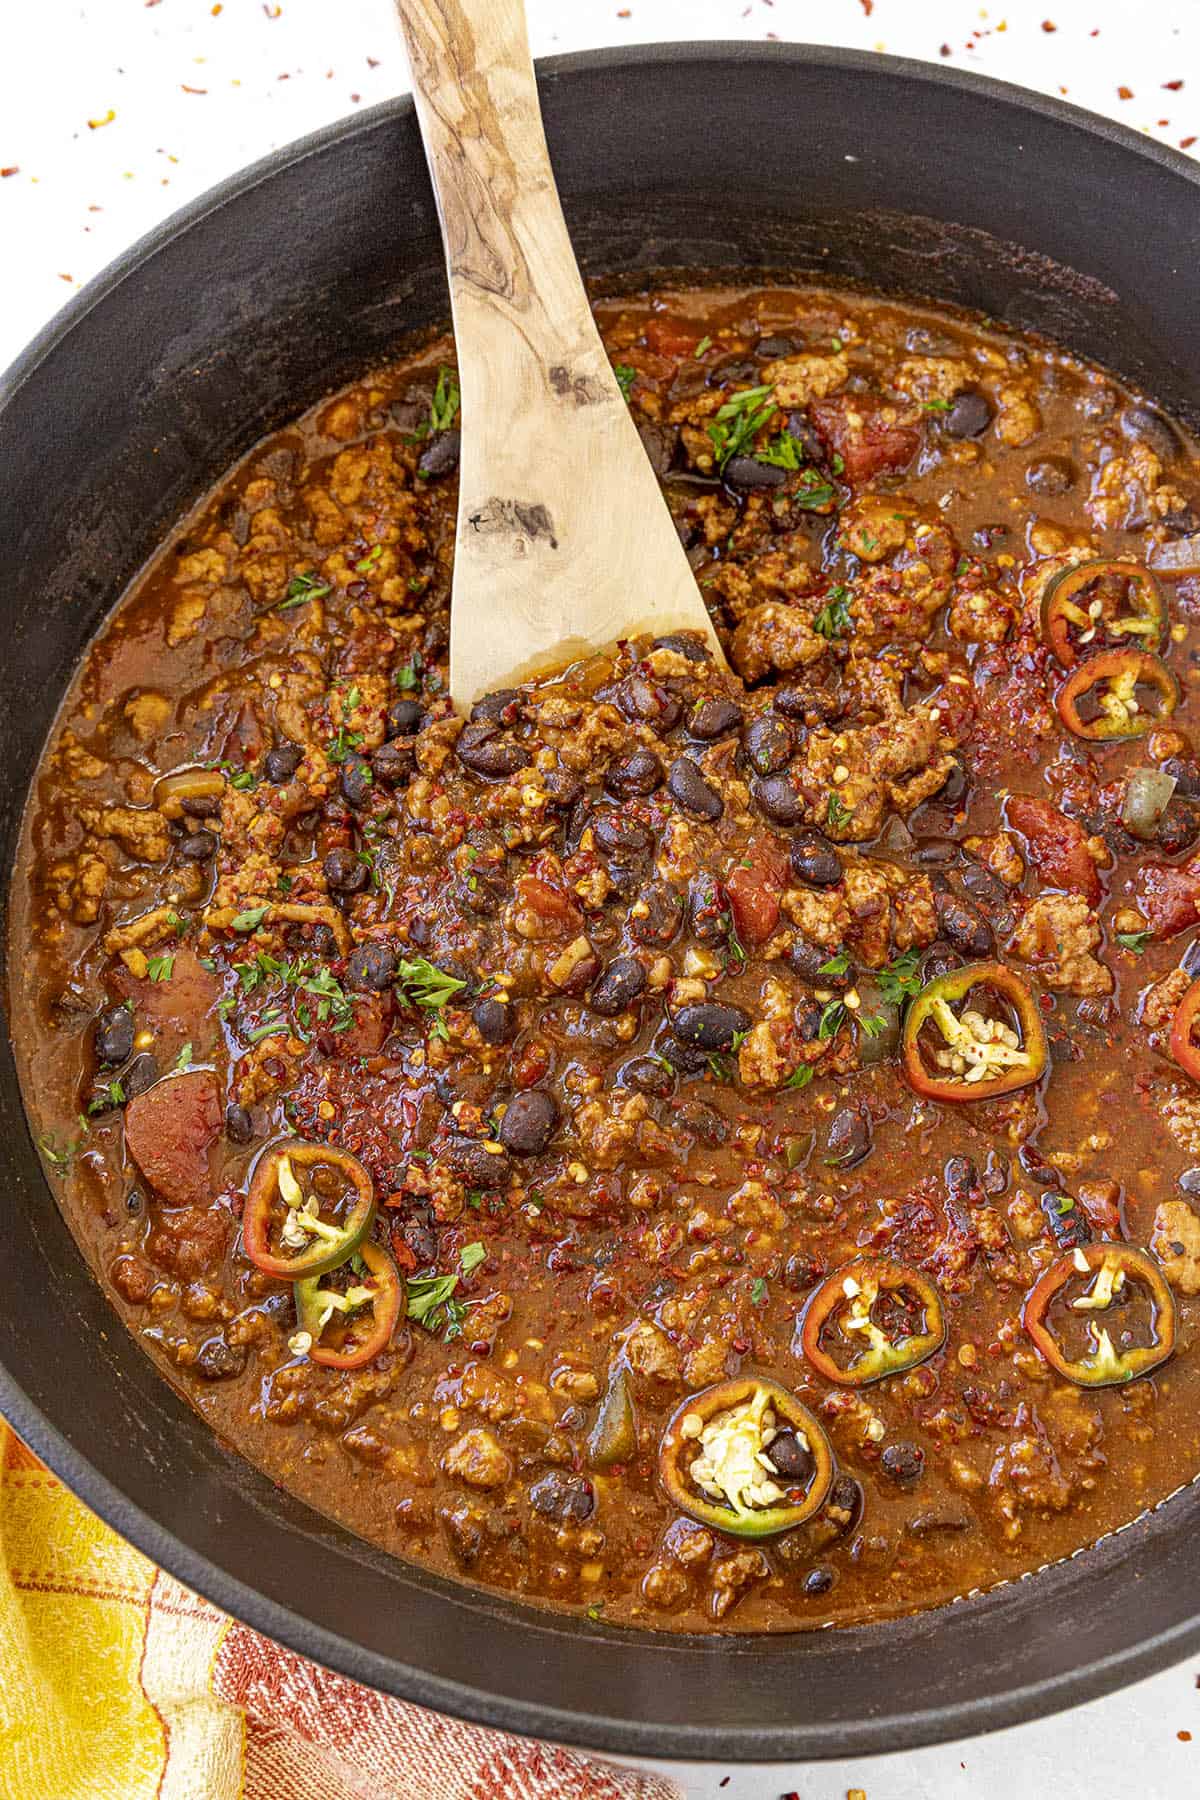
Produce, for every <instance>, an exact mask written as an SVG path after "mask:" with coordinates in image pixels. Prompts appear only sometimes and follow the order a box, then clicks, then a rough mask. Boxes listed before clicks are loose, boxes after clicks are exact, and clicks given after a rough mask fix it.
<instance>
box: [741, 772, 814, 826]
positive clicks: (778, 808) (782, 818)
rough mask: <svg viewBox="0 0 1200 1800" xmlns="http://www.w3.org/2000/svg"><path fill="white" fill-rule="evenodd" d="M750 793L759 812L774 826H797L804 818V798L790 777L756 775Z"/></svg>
mask: <svg viewBox="0 0 1200 1800" xmlns="http://www.w3.org/2000/svg"><path fill="white" fill-rule="evenodd" d="M751 792H752V793H753V795H754V800H755V804H756V805H757V807H758V809H759V811H760V812H762V813H765V814H766V816H767V818H768V819H770V820H772V821H773V823H774V824H776V825H799V824H800V823H801V821H802V820H803V818H804V813H805V806H804V796H803V795H802V794H801V793H800V791H799V789H798V788H797V786H796V784H795V782H794V781H793V780H792V778H791V776H790V775H758V776H756V777H755V779H754V781H753V782H752V783H751Z"/></svg>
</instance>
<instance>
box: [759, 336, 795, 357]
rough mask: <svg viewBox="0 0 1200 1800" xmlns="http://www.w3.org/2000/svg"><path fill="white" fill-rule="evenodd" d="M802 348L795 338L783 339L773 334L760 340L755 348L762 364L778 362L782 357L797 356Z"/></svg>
mask: <svg viewBox="0 0 1200 1800" xmlns="http://www.w3.org/2000/svg"><path fill="white" fill-rule="evenodd" d="M799 348H800V346H799V345H798V344H797V343H796V342H795V340H794V339H793V338H790V337H781V336H780V335H779V334H778V333H777V332H772V333H771V334H770V335H769V336H768V337H761V338H759V340H758V342H757V344H755V346H754V354H755V356H757V357H758V358H759V359H760V361H762V362H777V361H778V359H779V358H780V357H781V356H795V354H796V352H797V350H798V349H799Z"/></svg>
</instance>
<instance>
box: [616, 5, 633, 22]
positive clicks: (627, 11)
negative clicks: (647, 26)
mask: <svg viewBox="0 0 1200 1800" xmlns="http://www.w3.org/2000/svg"><path fill="white" fill-rule="evenodd" d="M617 17H618V19H632V17H633V11H632V8H630V7H628V6H622V7H619V8H618V10H617Z"/></svg>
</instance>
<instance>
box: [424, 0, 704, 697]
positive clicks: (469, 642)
mask: <svg viewBox="0 0 1200 1800" xmlns="http://www.w3.org/2000/svg"><path fill="white" fill-rule="evenodd" d="M397 8H398V11H399V15H400V21H401V25H402V27H403V31H404V37H405V41H406V44H407V47H408V53H409V60H410V62H411V65H412V73H413V83H414V91H415V98H416V104H417V114H418V118H419V120H420V124H421V132H422V135H423V138H424V141H425V150H426V155H427V157H428V160H429V167H430V172H431V174H432V177H433V185H434V189H435V192H436V194H437V199H438V208H439V213H440V217H441V222H442V233H443V237H444V241H445V247H446V261H447V267H448V271H449V277H450V298H451V304H452V307H453V312H454V328H455V338H456V342H457V351H458V367H459V385H460V389H461V394H462V408H463V418H464V421H465V428H464V431H463V442H462V454H461V462H460V489H459V516H458V538H457V545H456V561H455V574H454V595H453V605H452V608H451V626H450V662H451V688H452V691H453V694H454V698H455V700H456V701H457V702H458V703H459V704H460V705H465V704H469V703H470V702H471V701H473V700H474V699H476V698H477V697H478V695H479V694H480V693H483V692H486V691H488V689H489V688H494V687H496V686H497V685H500V684H501V682H502V681H504V680H511V679H521V678H524V677H525V676H528V675H530V674H532V673H535V672H536V671H537V670H539V669H544V668H546V667H548V666H553V665H555V664H561V663H562V662H564V661H567V660H569V659H571V658H572V657H574V656H578V655H580V654H583V653H584V652H586V651H587V650H589V649H595V648H599V647H602V646H605V645H608V644H611V643H612V642H613V641H614V640H615V639H617V638H618V637H627V636H630V635H632V634H633V633H634V632H636V631H639V630H648V629H652V630H658V631H662V630H668V629H671V628H679V627H683V626H686V627H690V628H691V629H693V630H704V631H705V632H706V633H707V635H708V636H709V639H710V643H711V644H712V646H713V648H714V654H716V655H718V656H719V655H720V651H719V648H717V647H716V639H715V636H714V635H713V633H712V628H711V625H710V624H709V621H708V615H707V613H706V611H705V608H704V605H703V602H702V601H701V599H700V596H699V594H698V592H697V589H696V586H695V582H694V580H693V579H692V575H691V571H690V569H689V568H688V565H687V561H686V558H685V557H684V555H683V552H682V549H681V548H680V545H679V541H678V537H677V535H676V532H675V529H674V526H673V524H672V522H671V519H670V515H669V513H668V511H667V509H666V506H665V503H664V502H663V500H662V496H661V494H660V493H659V490H658V484H657V482H656V480H655V478H654V475H653V472H652V471H651V469H650V466H649V463H648V461H647V458H646V456H645V453H644V451H643V449H642V446H641V442H640V440H639V438H638V435H637V432H636V429H635V427H634V425H633V422H632V420H631V419H630V417H629V411H628V407H627V406H626V404H625V400H624V397H623V396H622V394H621V391H620V388H619V387H618V385H617V383H616V380H615V378H614V376H613V373H612V369H611V367H610V365H609V361H608V356H607V354H606V352H605V350H604V347H603V345H602V344H601V342H600V336H599V333H598V331H597V330H596V326H595V322H594V320H593V318H592V314H591V309H590V307H589V305H588V300H587V295H586V293H585V291H584V287H583V283H582V281H581V279H580V276H579V271H578V268H577V266H576V263H575V257H574V253H573V251H572V248H571V242H570V238H569V237H568V235H567V229H566V224H565V222H564V220H563V216H562V209H561V207H560V205H559V199H558V190H557V188H556V186H555V181H554V175H553V171H552V170H551V167H550V158H549V154H548V152H547V148H546V139H545V134H544V131H543V129H542V118H541V109H540V106H539V104H538V95H537V86H536V83H535V80H534V74H533V64H532V61H531V60H530V55H529V45H528V41H527V38H526V32H525V19H524V12H523V7H522V5H521V0H397ZM614 129H619V122H616V121H614Z"/></svg>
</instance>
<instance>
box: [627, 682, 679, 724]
mask: <svg viewBox="0 0 1200 1800" xmlns="http://www.w3.org/2000/svg"><path fill="white" fill-rule="evenodd" d="M613 699H614V701H615V703H616V705H617V707H618V708H619V710H620V711H621V712H622V713H624V715H625V717H626V718H627V719H631V720H633V721H634V722H635V723H637V724H641V725H652V726H653V727H654V729H655V731H658V732H666V731H670V730H671V729H672V727H673V726H675V725H678V723H679V720H680V716H681V714H682V712H683V704H682V702H681V701H680V700H678V699H676V697H675V695H674V694H673V693H671V691H670V689H669V688H665V687H663V686H661V684H660V683H659V682H657V681H647V680H646V678H645V676H644V675H627V676H626V678H625V680H624V681H622V682H620V683H619V684H618V686H617V689H616V692H615V693H614V695H613Z"/></svg>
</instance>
